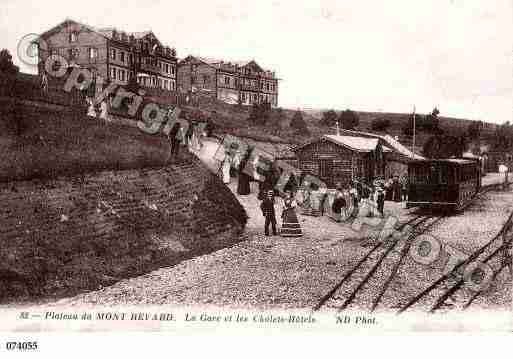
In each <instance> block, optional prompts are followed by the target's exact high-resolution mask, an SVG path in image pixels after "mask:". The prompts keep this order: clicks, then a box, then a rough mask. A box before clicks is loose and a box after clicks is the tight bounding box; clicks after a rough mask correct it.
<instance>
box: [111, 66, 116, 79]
mask: <svg viewBox="0 0 513 359" xmlns="http://www.w3.org/2000/svg"><path fill="white" fill-rule="evenodd" d="M110 77H112V80H115V79H116V69H115V68H114V67H112V68H111V69H110Z"/></svg>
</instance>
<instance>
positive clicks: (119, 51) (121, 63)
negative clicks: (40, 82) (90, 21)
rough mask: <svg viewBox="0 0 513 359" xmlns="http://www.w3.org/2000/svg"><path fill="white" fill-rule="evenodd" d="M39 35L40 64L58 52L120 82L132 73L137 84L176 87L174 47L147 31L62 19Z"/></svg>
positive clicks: (109, 78) (96, 72) (74, 62)
mask: <svg viewBox="0 0 513 359" xmlns="http://www.w3.org/2000/svg"><path fill="white" fill-rule="evenodd" d="M41 39H42V40H44V44H42V43H40V44H39V56H40V59H41V61H42V62H41V63H42V64H44V62H45V61H46V59H47V57H48V56H51V55H60V56H62V57H64V58H65V59H66V60H67V61H68V63H70V64H72V65H76V66H80V67H82V68H86V69H89V70H90V71H91V72H92V73H93V74H94V75H95V76H101V77H102V78H104V79H106V80H108V81H112V82H116V83H118V84H120V85H127V84H128V83H129V81H130V79H131V78H134V77H135V78H136V79H137V82H138V83H139V84H140V85H141V86H145V87H153V88H161V89H164V90H169V91H174V90H176V63H177V59H176V51H175V49H172V48H170V47H168V46H164V45H163V44H162V43H161V42H160V41H159V39H158V38H157V37H156V36H155V35H154V34H153V32H151V31H145V32H132V33H126V32H123V31H119V30H116V29H114V28H104V29H96V28H93V27H91V26H88V25H84V24H80V23H78V22H76V21H73V20H65V21H64V22H62V23H61V24H59V25H57V26H55V27H54V28H52V29H50V30H48V31H46V32H45V33H43V34H42V35H41ZM41 70H42V68H41V67H40V71H41Z"/></svg>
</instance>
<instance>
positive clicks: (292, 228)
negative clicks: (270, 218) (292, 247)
mask: <svg viewBox="0 0 513 359" xmlns="http://www.w3.org/2000/svg"><path fill="white" fill-rule="evenodd" d="M283 204H284V208H283V213H282V214H281V218H282V224H281V232H280V235H281V236H282V237H301V236H302V235H303V231H302V230H301V226H300V225H299V220H298V219H297V215H296V206H297V204H296V200H295V199H294V197H293V195H292V192H291V191H287V192H285V199H284V200H283Z"/></svg>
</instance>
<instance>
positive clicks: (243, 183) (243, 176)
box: [237, 151, 251, 196]
mask: <svg viewBox="0 0 513 359" xmlns="http://www.w3.org/2000/svg"><path fill="white" fill-rule="evenodd" d="M250 156H251V152H250V151H247V152H246V153H245V154H244V155H243V156H242V159H241V161H240V164H239V165H238V166H237V170H238V173H239V175H238V178H237V179H238V183H237V194H240V195H243V196H245V195H248V194H250V193H251V186H250V181H251V177H250V176H249V175H248V174H247V173H246V171H245V170H244V169H245V168H246V164H247V162H248V160H249V158H250Z"/></svg>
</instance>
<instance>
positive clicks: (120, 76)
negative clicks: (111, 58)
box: [118, 70, 125, 81]
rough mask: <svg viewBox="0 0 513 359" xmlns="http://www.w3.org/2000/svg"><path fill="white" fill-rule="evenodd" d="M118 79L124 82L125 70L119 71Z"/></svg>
mask: <svg viewBox="0 0 513 359" xmlns="http://www.w3.org/2000/svg"><path fill="white" fill-rule="evenodd" d="M118 77H119V79H120V80H121V81H125V70H119V76H118Z"/></svg>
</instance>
